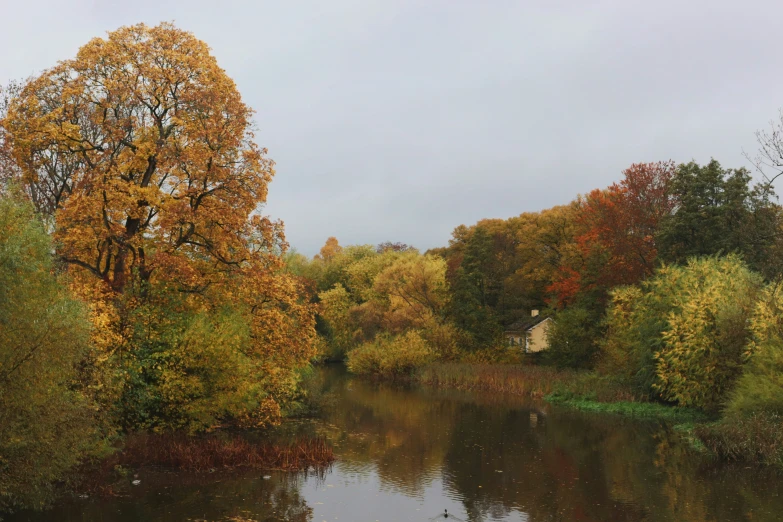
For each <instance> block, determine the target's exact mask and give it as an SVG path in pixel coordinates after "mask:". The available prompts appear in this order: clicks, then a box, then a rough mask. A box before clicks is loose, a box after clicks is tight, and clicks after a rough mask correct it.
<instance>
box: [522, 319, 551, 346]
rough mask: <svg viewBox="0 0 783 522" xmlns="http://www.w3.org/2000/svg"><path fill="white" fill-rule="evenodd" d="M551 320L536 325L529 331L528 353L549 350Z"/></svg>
mask: <svg viewBox="0 0 783 522" xmlns="http://www.w3.org/2000/svg"><path fill="white" fill-rule="evenodd" d="M550 323H551V320H550V319H547V320H546V321H544V322H542V323H539V324H537V325H535V326H534V327H533V328H531V329H530V330H529V331H528V345H527V351H528V352H540V351H542V350H546V349H547V348H549V342H548V340H547V331H548V330H549V324H550Z"/></svg>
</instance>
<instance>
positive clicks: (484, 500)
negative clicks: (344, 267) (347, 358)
mask: <svg viewBox="0 0 783 522" xmlns="http://www.w3.org/2000/svg"><path fill="white" fill-rule="evenodd" d="M320 379H321V383H320V384H321V386H322V387H323V389H324V390H325V393H326V394H327V396H328V397H329V398H330V400H329V401H328V403H329V404H331V406H329V407H328V408H326V410H325V411H324V414H323V418H322V419H320V420H317V421H303V422H300V423H298V424H289V425H287V426H286V427H285V428H284V429H283V430H280V431H279V432H278V433H277V434H276V436H279V437H287V436H289V435H291V434H292V432H297V431H306V432H312V431H317V432H319V433H320V434H322V435H324V436H326V437H327V438H328V439H329V440H330V442H332V443H333V444H334V446H335V448H336V453H337V455H338V459H339V460H338V461H337V463H336V464H335V465H334V467H333V469H332V470H331V471H330V472H328V473H326V474H325V475H322V476H321V477H317V476H312V475H311V476H290V475H283V474H275V475H273V477H272V479H271V480H263V479H262V478H261V477H259V476H258V475H255V476H244V477H236V476H235V477H222V478H219V477H215V476H211V475H207V476H201V477H196V478H194V477H181V476H176V477H175V478H172V476H171V475H163V476H161V477H157V478H156V477H154V476H152V477H144V481H143V482H142V486H140V487H139V488H138V489H131V496H130V497H127V498H121V499H114V500H111V501H100V502H92V501H86V502H85V501H81V502H78V503H73V504H68V505H64V506H60V507H58V509H57V510H55V511H53V512H49V513H47V514H44V515H37V516H33V515H30V514H23V515H21V516H19V517H15V518H11V519H10V520H14V521H16V520H31V521H32V520H36V521H37V520H64V521H77V520H79V521H83V520H97V521H103V520H106V521H108V520H119V521H141V520H145V521H146V520H210V521H212V520H229V519H230V518H231V517H244V518H246V519H251V520H258V521H277V520H292V521H296V522H299V521H302V522H304V521H310V520H313V521H317V522H321V521H324V520H328V521H332V520H340V521H354V520H356V521H366V520H369V521H373V520H377V521H389V522H398V521H403V520H411V521H426V520H429V519H432V518H433V517H438V516H439V515H441V514H443V512H444V509H447V510H448V512H449V513H450V514H451V517H452V518H450V519H448V520H456V519H461V520H464V521H489V520H504V521H531V522H537V521H571V520H578V521H639V520H645V521H694V522H702V521H703V522H706V521H737V520H753V521H772V520H780V518H781V517H780V513H782V512H783V501H781V492H783V491H782V489H783V487H782V486H781V484H783V482H782V481H781V478H783V477H781V474H780V473H779V472H776V471H774V470H769V469H756V468H748V467H745V466H740V465H735V466H727V465H721V464H717V463H713V462H710V461H709V460H708V459H706V458H704V457H702V456H700V455H698V454H696V453H694V452H693V451H692V450H690V449H689V448H688V447H687V445H686V444H684V442H683V441H682V440H681V437H680V436H679V435H678V434H677V433H676V432H675V431H673V429H672V428H671V427H670V426H668V425H667V424H665V423H659V422H644V423H643V422H639V421H635V420H631V419H624V418H619V417H607V416H596V415H591V414H581V413H577V412H571V411H566V410H561V409H557V408H552V407H550V406H546V405H541V404H531V403H526V402H524V401H521V400H520V399H518V398H514V397H504V396H498V395H470V394H463V393H458V392H453V391H437V390H436V391H433V390H422V389H416V388H406V387H399V386H390V385H387V384H380V383H371V382H367V381H362V380H358V379H351V378H349V377H348V376H347V375H345V373H344V371H342V370H340V369H335V368H328V369H326V370H324V371H323V372H321V374H320ZM185 479H188V480H189V481H190V482H186V481H185ZM455 517H456V518H455ZM441 519H443V520H447V519H445V518H441ZM441 519H438V520H441Z"/></svg>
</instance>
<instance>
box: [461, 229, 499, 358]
mask: <svg viewBox="0 0 783 522" xmlns="http://www.w3.org/2000/svg"><path fill="white" fill-rule="evenodd" d="M493 246H494V245H493V240H492V236H491V235H490V234H489V233H488V232H487V231H486V230H485V229H484V228H483V227H480V226H479V227H476V229H475V230H474V231H473V233H472V234H471V236H470V237H469V239H468V240H467V242H466V243H465V246H464V254H463V256H462V262H461V264H460V267H459V268H458V269H457V272H456V277H455V281H454V284H453V295H452V299H451V307H450V310H449V315H450V316H451V318H452V319H453V321H454V323H455V324H456V325H457V327H459V328H461V329H463V330H465V331H466V332H468V333H469V334H470V335H471V337H472V339H473V344H474V345H475V346H476V347H481V346H488V345H492V344H493V343H496V342H497V341H498V339H499V337H500V333H501V326H500V323H499V321H498V319H497V315H496V313H495V310H494V306H495V305H496V304H497V299H498V295H499V293H500V289H501V281H499V280H498V278H497V277H495V275H496V273H495V272H494V271H493V259H494V252H493Z"/></svg>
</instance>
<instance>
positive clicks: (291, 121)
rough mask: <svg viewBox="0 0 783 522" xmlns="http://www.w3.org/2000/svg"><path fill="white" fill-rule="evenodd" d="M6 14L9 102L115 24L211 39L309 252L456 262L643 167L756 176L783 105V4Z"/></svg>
mask: <svg viewBox="0 0 783 522" xmlns="http://www.w3.org/2000/svg"><path fill="white" fill-rule="evenodd" d="M1 3H2V4H3V5H2V6H0V19H2V29H0V49H1V51H0V82H2V83H3V84H5V83H6V82H7V81H8V80H9V79H19V78H23V77H26V76H28V75H31V74H34V73H37V72H39V71H40V70H42V69H44V68H47V67H50V66H52V65H54V63H55V62H56V61H57V60H60V59H65V58H69V57H72V56H73V55H75V53H76V51H77V49H78V48H79V46H81V45H82V44H84V43H86V42H87V41H88V40H89V39H90V38H92V37H95V36H104V35H105V33H106V31H110V30H113V29H116V28H117V27H119V26H121V25H129V24H133V23H137V22H145V23H147V24H151V25H154V24H157V23H158V22H160V21H174V22H175V24H176V25H177V26H179V27H180V28H183V29H187V30H190V31H193V32H194V33H195V35H196V36H197V37H198V38H200V39H202V40H204V41H206V42H207V43H208V44H209V45H210V46H211V47H212V49H213V52H214V54H215V55H216V56H217V58H218V61H219V63H220V64H221V66H222V67H224V68H225V69H226V70H227V71H228V74H229V75H231V76H232V77H233V78H234V79H235V80H236V82H237V84H238V85H239V88H240V91H241V92H242V95H243V97H244V99H245V100H246V101H247V102H248V104H249V105H251V106H252V107H253V108H255V109H256V110H257V112H258V114H257V124H258V127H259V132H258V133H257V137H258V142H259V144H260V145H262V146H264V147H267V148H268V149H269V153H270V157H271V158H273V159H274V160H275V161H276V163H277V176H276V178H275V181H274V182H273V184H272V186H271V188H270V193H269V204H268V205H267V207H266V210H265V212H266V213H268V214H271V215H272V216H273V217H276V218H281V219H283V220H284V221H285V223H286V233H287V237H288V240H289V242H290V243H291V244H292V245H293V246H294V247H296V248H297V249H298V250H300V251H301V252H303V253H306V254H314V253H315V252H317V251H318V249H319V248H320V246H321V245H322V244H323V243H324V241H325V240H326V238H327V237H328V236H331V235H334V236H337V238H338V239H339V240H340V243H341V244H353V243H379V242H381V241H387V240H388V241H403V242H406V243H409V244H413V245H415V246H417V247H419V248H421V249H427V248H430V247H433V246H440V245H445V244H446V242H447V241H448V238H449V235H450V233H451V230H452V229H453V228H454V227H455V226H457V225H459V224H461V223H464V224H471V223H474V222H475V221H477V220H478V219H481V218H485V217H501V218H506V217H510V216H513V215H517V214H519V213H521V212H524V211H532V210H540V209H542V208H546V207H550V206H552V205H556V204H563V203H566V202H568V201H570V200H571V199H573V197H574V196H575V195H576V194H577V193H584V192H587V191H589V190H591V189H593V188H601V187H605V186H606V185H609V184H610V183H611V182H613V181H615V180H618V179H619V178H620V176H621V171H622V169H624V168H625V167H627V166H628V165H629V164H631V163H634V162H640V161H657V160H665V159H674V160H675V161H688V160H690V159H695V160H697V161H699V162H705V161H707V160H709V158H710V157H713V156H714V157H715V158H716V159H718V160H719V161H721V163H723V164H724V165H725V166H740V165H745V163H746V162H745V160H744V158H743V157H742V151H743V149H745V150H748V151H755V149H756V145H755V139H754V135H753V133H754V131H755V130H756V129H758V128H761V127H764V126H766V125H767V123H768V122H769V120H771V119H772V118H774V117H776V115H777V111H778V108H779V107H780V106H783V89H781V85H783V64H782V63H781V55H780V47H779V46H780V44H779V38H780V37H779V33H780V20H781V19H783V2H779V1H769V2H761V1H745V2H737V1H733V2H719V1H686V0H679V1H668V0H664V1H660V0H659V1H656V2H641V1H640V2H634V1H628V0H624V1H599V2H586V1H584V0H574V1H568V2H566V1H549V2H532V1H527V2H523V1H517V2H510V1H500V0H486V1H470V2H468V1H456V0H451V1H447V0H444V1H407V0H406V1H402V0H394V1H392V0H388V1H385V2H371V1H368V0H330V1H318V2H295V1H286V2H282V1H280V2H242V3H239V2H236V3H232V2H214V1H208V2H207V1H201V0H190V1H184V0H183V1H149V0H134V1H132V2H111V1H106V0H96V1H80V0H70V1H68V2H53V1H38V2H12V1H11V0H3V2H1ZM6 4H7V5H6Z"/></svg>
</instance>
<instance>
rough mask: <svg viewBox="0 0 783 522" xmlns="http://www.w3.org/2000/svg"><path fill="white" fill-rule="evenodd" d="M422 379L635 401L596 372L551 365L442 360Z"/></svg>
mask: <svg viewBox="0 0 783 522" xmlns="http://www.w3.org/2000/svg"><path fill="white" fill-rule="evenodd" d="M418 378H419V380H420V382H421V383H422V384H425V385H429V386H437V387H442V388H455V389H458V390H475V391H491V392H500V393H509V394H513V395H520V396H523V397H531V398H534V399H540V398H543V397H545V396H547V395H550V394H553V393H554V394H558V395H561V396H567V397H581V398H589V399H592V400H596V401H599V402H615V401H633V400H635V398H634V397H633V395H632V394H631V393H630V392H629V391H628V390H626V389H625V388H622V387H619V386H617V385H614V384H613V383H612V382H611V381H610V380H608V379H606V378H602V377H600V376H598V375H596V374H595V373H593V372H587V371H577V370H557V369H555V368H552V367H548V366H532V365H505V364H465V363H438V364H431V365H429V366H426V367H424V368H421V369H420V370H419V373H418Z"/></svg>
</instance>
